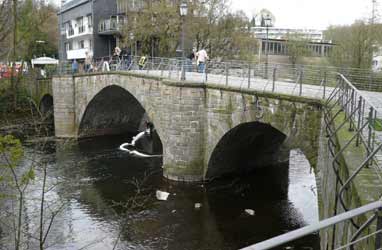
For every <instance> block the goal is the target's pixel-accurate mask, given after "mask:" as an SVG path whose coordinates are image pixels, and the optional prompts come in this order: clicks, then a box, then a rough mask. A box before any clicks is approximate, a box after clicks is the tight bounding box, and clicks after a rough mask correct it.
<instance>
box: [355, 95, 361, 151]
mask: <svg viewBox="0 0 382 250" xmlns="http://www.w3.org/2000/svg"><path fill="white" fill-rule="evenodd" d="M361 119H362V96H360V97H359V101H358V121H357V138H356V141H355V146H356V147H358V146H359V139H360V134H362V131H359V130H360V128H361Z"/></svg>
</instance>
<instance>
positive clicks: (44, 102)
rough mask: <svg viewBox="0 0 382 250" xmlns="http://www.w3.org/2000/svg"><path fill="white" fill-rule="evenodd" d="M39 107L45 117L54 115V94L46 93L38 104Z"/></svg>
mask: <svg viewBox="0 0 382 250" xmlns="http://www.w3.org/2000/svg"><path fill="white" fill-rule="evenodd" d="M38 109H39V110H40V112H41V114H42V115H43V116H44V117H48V116H49V117H50V116H53V96H52V95H51V94H45V95H44V96H43V97H42V98H41V100H40V102H39V104H38Z"/></svg>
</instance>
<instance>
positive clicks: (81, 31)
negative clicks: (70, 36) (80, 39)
mask: <svg viewBox="0 0 382 250" xmlns="http://www.w3.org/2000/svg"><path fill="white" fill-rule="evenodd" d="M84 32H85V26H83V25H82V26H80V27H78V34H81V33H84Z"/></svg>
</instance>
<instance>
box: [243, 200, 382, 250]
mask: <svg viewBox="0 0 382 250" xmlns="http://www.w3.org/2000/svg"><path fill="white" fill-rule="evenodd" d="M381 211H382V202H381V201H376V202H373V203H370V204H367V205H365V206H362V207H359V208H356V209H353V210H351V211H348V212H345V213H342V214H339V215H336V216H333V217H331V218H328V219H325V220H322V221H320V222H318V223H314V224H311V225H309V226H305V227H302V228H300V229H297V230H294V231H291V232H288V233H285V234H282V235H280V236H277V237H274V238H271V239H268V240H266V241H262V242H259V243H256V244H254V245H251V246H248V247H245V248H242V249H241V250H266V249H274V248H275V247H278V246H282V245H285V244H287V243H290V242H292V241H294V240H296V239H300V238H303V237H304V236H307V235H310V234H312V233H316V232H320V231H321V232H324V231H325V230H328V229H329V230H330V229H331V228H332V227H333V226H335V225H338V224H341V223H350V220H355V219H356V218H357V217H359V216H362V215H369V214H370V213H372V214H371V216H370V217H369V219H368V220H367V221H366V222H365V223H364V224H362V225H361V226H360V228H359V229H358V230H356V231H355V232H354V233H353V234H352V235H351V236H350V237H349V240H348V241H347V242H344V243H342V244H340V245H336V246H333V247H332V248H330V249H332V250H334V249H335V250H340V249H346V250H349V249H350V250H354V249H373V247H375V248H374V249H376V250H377V249H378V250H380V249H381V247H382V213H381ZM373 223H374V224H375V223H376V226H375V229H374V230H370V225H371V224H373ZM368 229H369V230H368ZM371 239H373V241H371ZM366 242H367V243H366ZM370 242H374V246H370ZM362 244H369V246H368V248H364V246H365V245H362ZM285 249H286V248H285ZM326 249H328V248H326Z"/></svg>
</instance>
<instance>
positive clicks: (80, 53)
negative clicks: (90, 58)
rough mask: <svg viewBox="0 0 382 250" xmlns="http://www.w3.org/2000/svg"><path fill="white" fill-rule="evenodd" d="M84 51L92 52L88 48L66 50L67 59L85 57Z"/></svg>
mask: <svg viewBox="0 0 382 250" xmlns="http://www.w3.org/2000/svg"><path fill="white" fill-rule="evenodd" d="M86 51H88V52H90V54H92V52H91V50H90V49H89V48H83V49H73V50H67V51H66V55H67V59H68V60H73V59H85V57H86Z"/></svg>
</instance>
